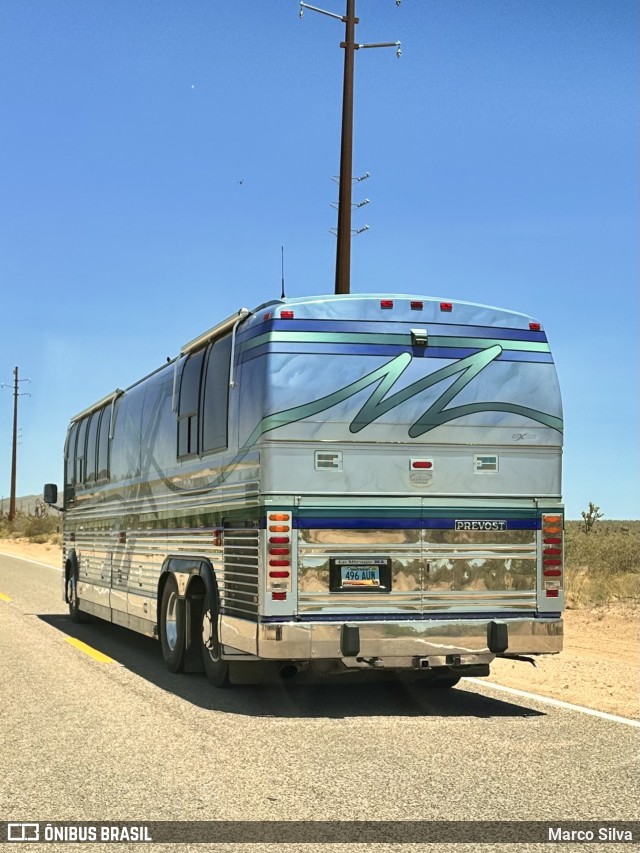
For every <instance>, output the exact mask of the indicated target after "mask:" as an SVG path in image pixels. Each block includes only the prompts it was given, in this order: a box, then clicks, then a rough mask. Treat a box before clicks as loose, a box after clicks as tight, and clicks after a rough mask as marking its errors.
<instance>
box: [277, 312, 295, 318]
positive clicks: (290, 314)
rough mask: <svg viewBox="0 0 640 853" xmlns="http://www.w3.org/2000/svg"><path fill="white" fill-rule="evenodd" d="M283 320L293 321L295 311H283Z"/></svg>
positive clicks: (281, 313)
mask: <svg viewBox="0 0 640 853" xmlns="http://www.w3.org/2000/svg"><path fill="white" fill-rule="evenodd" d="M280 319H281V320H293V311H281V312H280Z"/></svg>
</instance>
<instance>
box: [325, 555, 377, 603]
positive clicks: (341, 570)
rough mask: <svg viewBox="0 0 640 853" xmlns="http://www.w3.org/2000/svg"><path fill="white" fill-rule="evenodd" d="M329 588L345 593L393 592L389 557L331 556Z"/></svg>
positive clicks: (332, 590)
mask: <svg viewBox="0 0 640 853" xmlns="http://www.w3.org/2000/svg"><path fill="white" fill-rule="evenodd" d="M329 589H330V591H331V592H344V593H358V592H370V593H379V594H383V593H387V592H391V559H390V558H389V557H369V556H367V557H357V556H355V555H353V556H351V557H330V558H329Z"/></svg>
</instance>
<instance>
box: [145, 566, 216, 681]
mask: <svg viewBox="0 0 640 853" xmlns="http://www.w3.org/2000/svg"><path fill="white" fill-rule="evenodd" d="M187 605H188V606H189V607H190V608H191V612H190V616H191V620H192V621H193V628H192V631H191V644H192V645H193V646H200V650H199V651H200V655H201V657H202V665H203V667H204V671H205V673H206V675H207V678H208V679H209V681H210V682H211V683H212V684H213V685H215V686H216V687H226V686H227V685H228V684H229V664H228V662H227V661H225V660H223V659H222V648H221V645H220V641H219V639H218V620H217V607H216V605H215V603H212V602H211V601H210V597H209V594H208V593H207V592H206V591H205V593H204V598H192V599H190V600H189V601H188V602H187V601H186V600H185V599H184V598H180V596H179V594H178V584H177V583H176V579H175V578H174V576H173V575H169V577H168V578H167V581H166V583H165V585H164V589H163V591H162V599H161V602H160V620H159V630H160V644H161V646H162V656H163V658H164V661H165V663H166V665H167V668H168V669H169V671H170V672H181V671H182V669H183V667H184V662H185V654H186V652H187V648H186V636H187V629H186V608H187ZM194 651H196V650H195V649H194ZM196 653H197V651H196Z"/></svg>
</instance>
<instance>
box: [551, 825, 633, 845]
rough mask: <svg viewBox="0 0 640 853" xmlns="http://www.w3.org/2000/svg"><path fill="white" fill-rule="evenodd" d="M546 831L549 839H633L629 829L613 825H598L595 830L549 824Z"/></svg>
mask: <svg viewBox="0 0 640 853" xmlns="http://www.w3.org/2000/svg"><path fill="white" fill-rule="evenodd" d="M548 832H549V835H548V837H549V841H633V832H632V831H631V830H630V829H617V827H615V826H600V827H598V829H597V830H596V829H565V828H563V827H562V826H550V827H549V830H548Z"/></svg>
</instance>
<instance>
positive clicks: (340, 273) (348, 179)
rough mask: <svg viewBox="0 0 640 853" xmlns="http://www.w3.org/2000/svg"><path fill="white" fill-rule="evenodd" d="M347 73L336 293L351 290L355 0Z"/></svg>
mask: <svg viewBox="0 0 640 853" xmlns="http://www.w3.org/2000/svg"><path fill="white" fill-rule="evenodd" d="M344 22H345V25H344V30H345V31H344V41H343V42H340V47H341V48H343V49H344V77H343V81H342V133H341V137H340V184H339V193H338V245H337V247H336V288H335V292H336V293H349V292H350V290H351V199H352V194H351V188H352V177H353V82H354V69H355V53H356V24H357V23H358V18H356V0H347V11H346V14H345V17H344Z"/></svg>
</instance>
